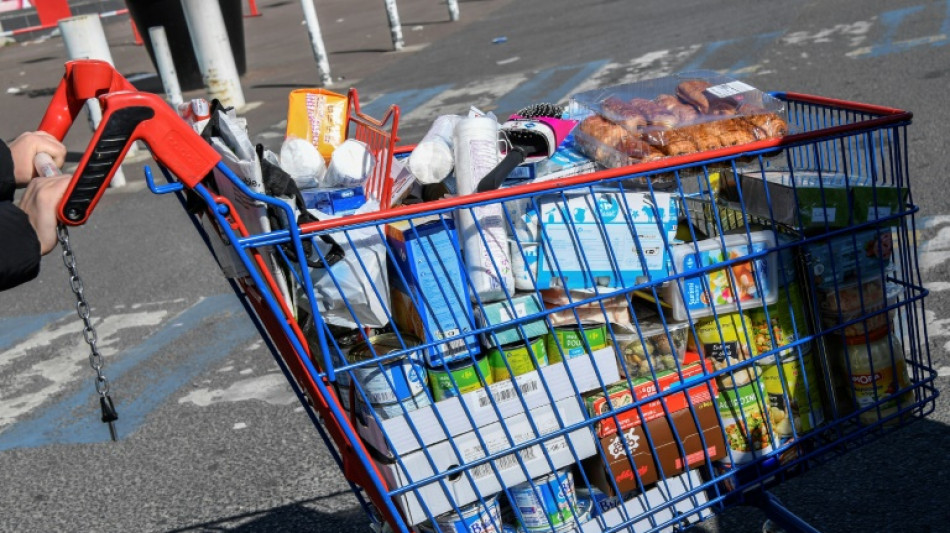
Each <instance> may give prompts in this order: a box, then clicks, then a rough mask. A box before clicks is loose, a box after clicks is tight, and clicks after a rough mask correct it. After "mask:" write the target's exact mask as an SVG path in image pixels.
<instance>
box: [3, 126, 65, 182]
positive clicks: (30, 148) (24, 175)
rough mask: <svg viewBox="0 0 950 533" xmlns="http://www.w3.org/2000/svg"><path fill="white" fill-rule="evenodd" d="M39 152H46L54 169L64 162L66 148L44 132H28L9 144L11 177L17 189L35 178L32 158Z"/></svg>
mask: <svg viewBox="0 0 950 533" xmlns="http://www.w3.org/2000/svg"><path fill="white" fill-rule="evenodd" d="M39 152H46V153H47V154H49V155H50V156H51V157H52V158H53V162H55V163H56V167H57V168H60V167H62V166H63V163H65V162H66V147H65V146H63V143H61V142H59V141H58V140H57V139H56V137H53V136H52V135H50V134H49V133H46V132H45V131H28V132H26V133H24V134H22V135H20V136H19V137H17V138H16V139H15V140H14V141H13V142H11V143H10V155H11V156H13V176H14V178H15V179H16V184H17V187H24V186H26V185H27V184H28V183H30V180H32V179H33V178H35V177H36V169H35V168H34V167H33V158H34V157H35V156H36V154H37V153H39Z"/></svg>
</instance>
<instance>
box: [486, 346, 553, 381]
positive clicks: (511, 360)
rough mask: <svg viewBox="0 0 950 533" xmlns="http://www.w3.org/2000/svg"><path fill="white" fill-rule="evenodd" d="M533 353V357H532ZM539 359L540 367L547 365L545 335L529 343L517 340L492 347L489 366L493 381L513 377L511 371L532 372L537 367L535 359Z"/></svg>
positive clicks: (517, 373)
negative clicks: (506, 363)
mask: <svg viewBox="0 0 950 533" xmlns="http://www.w3.org/2000/svg"><path fill="white" fill-rule="evenodd" d="M532 354H534V355H533V357H532ZM535 360H537V361H538V367H542V366H547V364H548V352H547V349H546V348H545V345H544V337H543V336H542V337H536V338H535V339H534V340H532V341H531V342H529V343H528V344H525V343H521V342H516V343H511V344H506V345H504V346H502V347H501V348H492V349H491V350H490V351H489V352H488V366H489V367H491V374H492V381H493V382H495V383H497V382H499V381H501V380H503V379H508V378H509V377H511V373H514V375H516V376H520V375H521V374H525V373H527V372H531V371H532V370H534V369H535V368H536V367H535V365H534V361H535ZM505 361H507V362H508V366H510V367H511V373H509V372H508V366H505Z"/></svg>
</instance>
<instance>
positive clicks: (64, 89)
mask: <svg viewBox="0 0 950 533" xmlns="http://www.w3.org/2000/svg"><path fill="white" fill-rule="evenodd" d="M134 90H135V87H134V86H132V84H131V83H129V81H128V80H126V79H125V78H123V77H122V75H121V74H119V73H118V72H116V70H115V68H114V67H113V66H112V65H110V64H109V63H107V62H105V61H100V60H97V59H81V60H78V61H69V62H67V63H66V74H64V75H63V79H62V80H60V82H59V86H58V87H56V92H55V93H54V94H53V100H52V101H51V102H50V104H49V107H47V108H46V115H44V116H43V120H42V121H41V122H40V127H39V129H41V130H43V131H46V132H49V133H50V134H52V135H53V136H54V137H56V138H57V139H59V140H63V138H64V137H66V132H68V131H69V127H70V126H72V125H73V121H74V120H76V117H77V116H79V112H80V111H81V110H82V106H83V105H84V104H85V103H86V100H89V99H91V98H99V97H100V96H102V95H104V94H108V93H114V92H116V91H134Z"/></svg>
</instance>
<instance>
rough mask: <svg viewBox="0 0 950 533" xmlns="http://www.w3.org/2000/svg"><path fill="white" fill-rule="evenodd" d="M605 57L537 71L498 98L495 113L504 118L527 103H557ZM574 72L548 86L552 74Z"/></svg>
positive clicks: (604, 62)
mask: <svg viewBox="0 0 950 533" xmlns="http://www.w3.org/2000/svg"><path fill="white" fill-rule="evenodd" d="M608 61H609V60H607V59H599V60H597V61H591V62H589V63H584V64H582V65H567V66H563V67H554V68H549V69H547V70H542V71H541V72H538V73H537V74H536V75H535V76H534V77H532V78H531V79H530V80H528V81H526V82H524V83H522V84H521V85H519V86H518V87H517V88H515V89H514V90H513V91H511V92H509V93H508V94H506V95H504V96H502V97H501V98H499V99H498V102H497V105H496V107H495V114H496V115H498V118H499V119H501V120H504V119H505V118H507V116H508V115H510V114H511V113H514V112H515V111H517V110H518V109H520V108H522V107H524V106H525V105H527V104H535V103H542V102H550V103H557V102H560V101H561V100H562V99H564V97H566V96H568V95H569V94H570V92H571V91H572V90H574V88H575V87H577V86H578V85H580V84H581V83H582V82H583V81H584V80H586V79H587V78H589V77H591V76H592V75H593V74H594V73H595V72H597V71H598V70H600V69H601V68H603V66H604V65H606V64H607V63H608ZM570 71H576V72H574V73H573V74H572V75H571V76H570V77H569V78H568V79H567V80H565V81H564V83H561V84H560V85H557V86H556V87H550V86H549V84H550V80H551V78H552V77H554V75H556V74H561V73H565V72H570Z"/></svg>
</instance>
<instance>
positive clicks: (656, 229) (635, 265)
mask: <svg viewBox="0 0 950 533" xmlns="http://www.w3.org/2000/svg"><path fill="white" fill-rule="evenodd" d="M565 194H567V198H566V200H565V199H563V198H562V196H561V195H556V196H550V197H548V196H545V197H542V198H541V199H540V203H539V208H540V213H539V220H540V224H541V232H540V241H541V247H542V253H540V254H539V256H540V257H539V258H538V259H539V264H538V277H537V288H538V289H546V288H550V287H562V288H565V289H585V288H591V287H594V286H599V287H625V286H631V285H635V284H637V283H640V282H642V281H645V279H646V276H647V274H649V275H651V276H652V277H653V278H654V279H655V278H664V277H666V276H668V275H669V268H670V264H671V263H670V253H669V249H668V247H667V245H666V244H667V243H671V242H673V240H674V238H675V236H676V224H677V218H678V213H679V209H678V207H677V206H678V204H677V201H676V199H675V198H673V195H672V194H670V193H664V192H653V193H652V194H651V193H648V192H620V191H619V190H617V189H608V188H605V189H595V190H594V192H593V194H591V193H589V192H588V191H586V190H584V191H579V192H577V193H565ZM631 226H632V228H633V231H631ZM634 232H635V234H634ZM640 252H642V257H643V258H644V264H641V262H640V258H641V253H640Z"/></svg>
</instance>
